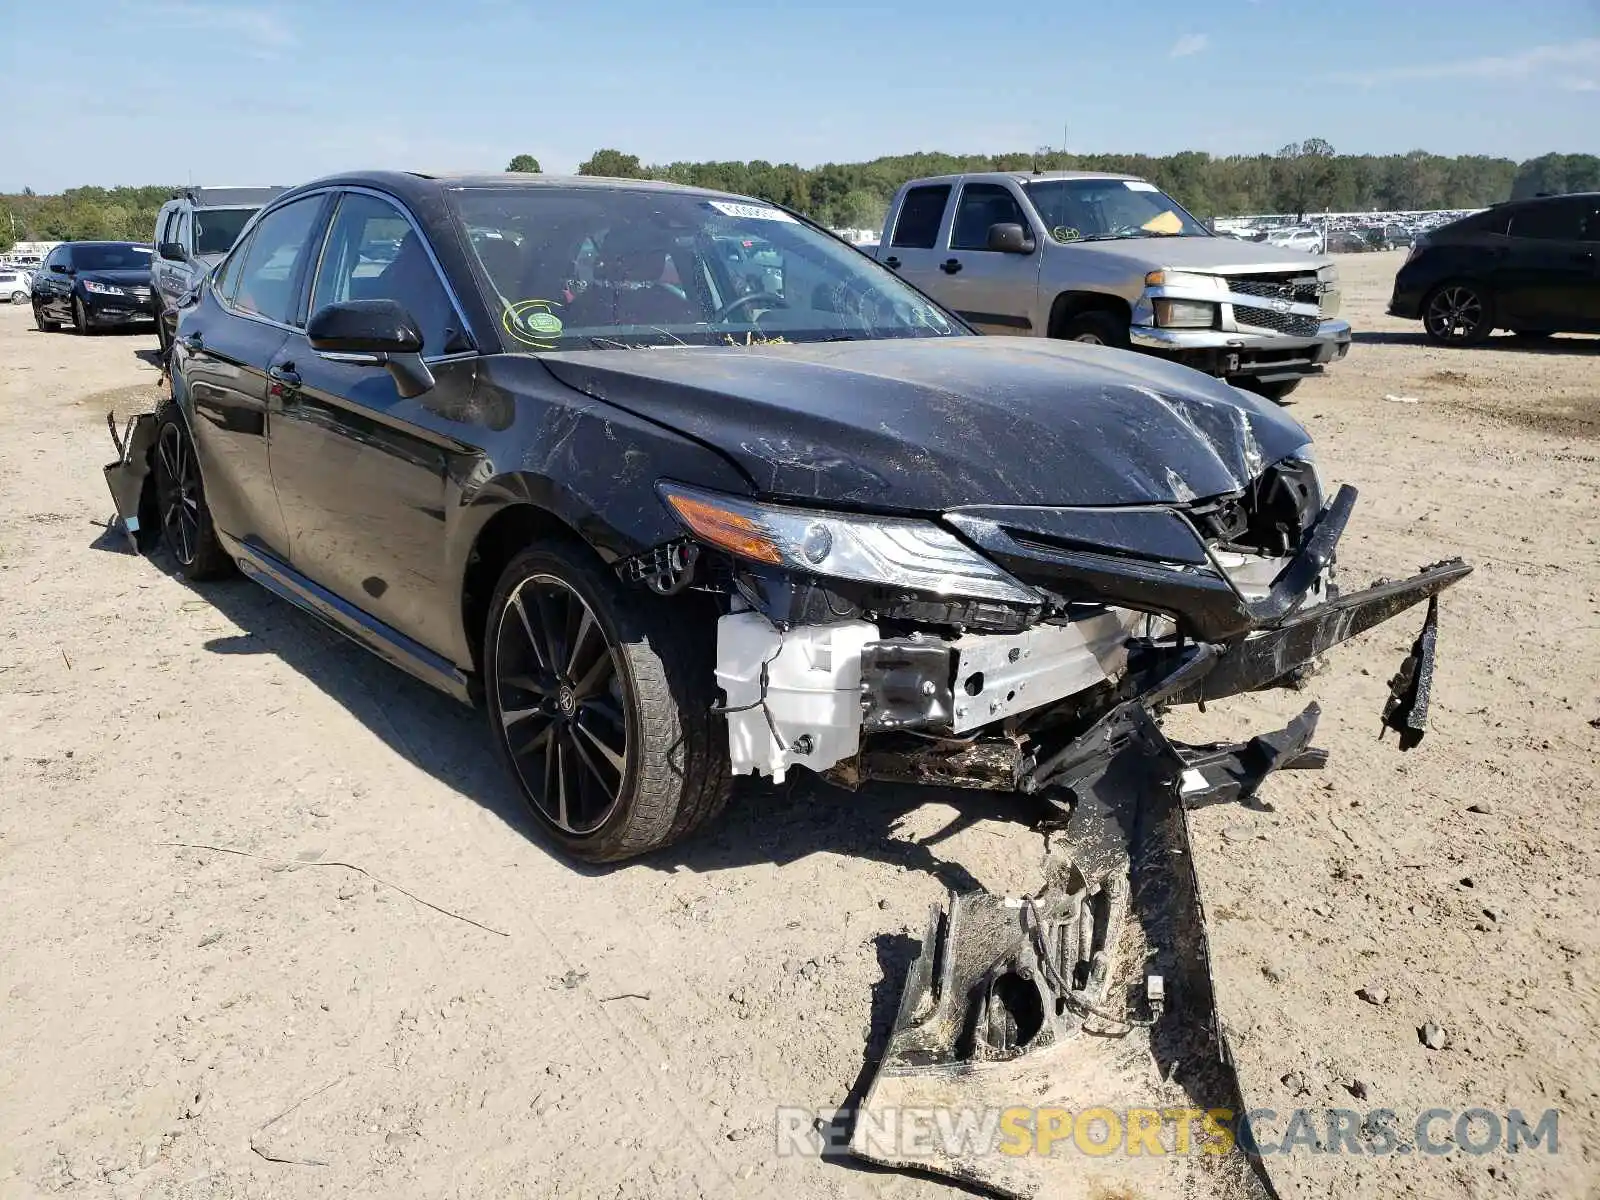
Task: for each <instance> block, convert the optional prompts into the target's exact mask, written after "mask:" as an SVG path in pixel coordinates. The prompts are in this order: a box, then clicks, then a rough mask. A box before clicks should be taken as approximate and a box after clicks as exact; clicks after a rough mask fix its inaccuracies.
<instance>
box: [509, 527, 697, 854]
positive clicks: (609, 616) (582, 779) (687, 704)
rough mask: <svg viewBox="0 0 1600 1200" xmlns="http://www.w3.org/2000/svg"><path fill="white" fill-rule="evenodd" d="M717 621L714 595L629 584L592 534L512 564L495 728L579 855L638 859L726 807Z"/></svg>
mask: <svg viewBox="0 0 1600 1200" xmlns="http://www.w3.org/2000/svg"><path fill="white" fill-rule="evenodd" d="M715 629H716V613H715V611H714V609H711V607H710V606H709V605H706V604H704V602H703V601H702V600H701V599H700V598H698V597H678V598H674V599H670V600H669V599H666V598H663V597H657V596H647V595H644V594H643V593H639V594H634V593H631V592H626V591H625V589H624V587H623V585H622V583H621V582H620V581H619V580H618V579H617V577H616V574H615V572H613V571H611V570H609V569H608V568H607V567H605V566H604V564H602V563H600V562H599V561H598V559H596V558H595V557H594V555H593V553H592V552H591V551H589V550H588V549H587V548H586V547H584V546H582V545H579V544H575V543H569V542H565V541H558V542H550V543H544V544H541V545H538V546H535V547H533V548H530V549H528V550H525V551H523V552H522V553H521V554H519V555H518V556H516V557H515V558H514V559H512V560H511V562H510V563H509V564H508V565H507V566H506V568H505V570H504V571H503V572H502V573H501V576H500V583H499V586H497V587H496V589H495V594H494V598H493V599H492V600H491V602H490V605H489V617H488V622H487V625H486V628H485V630H484V640H483V652H482V656H481V657H482V667H483V683H484V694H485V697H486V699H487V708H488V710H489V725H490V729H491V732H492V734H493V736H494V739H495V746H496V749H497V750H498V752H499V753H500V755H501V757H502V758H503V759H504V760H505V761H506V764H507V765H508V766H509V767H510V769H511V773H512V775H513V777H514V778H515V781H516V783H517V785H518V788H519V791H520V792H521V794H522V798H523V801H524V802H525V803H526V804H527V807H528V811H529V812H530V813H531V814H532V816H533V817H534V819H535V820H536V821H537V823H538V824H539V825H540V826H541V827H542V828H543V829H544V830H545V832H546V833H547V834H548V835H549V836H550V837H551V839H552V840H554V841H555V842H557V843H558V844H559V845H560V846H561V847H562V849H564V850H565V851H566V852H567V853H569V854H571V855H573V856H574V857H576V858H581V859H585V860H587V861H589V862H615V861H617V860H619V859H624V858H630V857H632V856H634V855H637V854H643V853H646V852H648V851H650V850H655V849H659V848H660V847H662V846H666V845H669V844H671V843H672V842H674V841H677V840H678V839H679V838H681V837H683V836H684V835H685V834H687V833H689V832H690V831H691V830H693V829H695V828H697V827H698V826H699V825H701V824H702V823H703V822H705V821H706V820H708V819H710V818H711V817H713V816H714V815H716V813H718V812H720V811H721V809H722V807H723V805H724V803H725V802H726V800H727V795H728V735H727V727H726V724H725V723H724V721H723V720H722V719H721V718H720V717H716V716H714V715H713V712H712V709H713V705H714V704H715V701H716V689H715V667H716V663H715V659H714V652H713V649H712V643H713V641H714V634H715Z"/></svg>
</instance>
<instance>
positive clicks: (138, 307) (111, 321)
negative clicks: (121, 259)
mask: <svg viewBox="0 0 1600 1200" xmlns="http://www.w3.org/2000/svg"><path fill="white" fill-rule="evenodd" d="M96 246H115V247H118V248H128V249H132V248H135V247H139V243H137V242H65V243H63V244H61V245H59V246H57V247H55V248H54V249H53V250H51V251H50V253H49V254H48V255H47V256H46V258H45V262H44V265H43V266H42V267H41V269H40V271H39V272H38V274H37V275H36V276H35V277H34V282H33V296H32V300H33V308H34V312H35V314H36V315H38V316H40V317H42V318H43V319H44V320H46V321H56V322H59V323H61V324H71V323H72V322H73V319H74V314H73V301H74V300H77V301H78V302H80V303H81V304H82V305H83V310H84V313H85V315H86V316H87V318H88V320H89V323H90V324H91V325H126V324H137V323H143V322H146V321H154V320H155V319H156V300H155V296H154V293H153V291H152V289H151V284H150V272H149V271H148V270H138V269H134V270H91V269H79V268H78V267H77V266H75V265H74V264H73V255H74V252H75V251H76V250H77V249H78V248H80V247H83V248H86V249H88V248H93V247H96ZM140 248H143V247H140ZM60 268H66V269H64V270H63V269H60ZM86 283H105V284H111V285H113V286H115V287H119V288H122V289H124V291H125V292H126V293H127V294H126V295H122V296H106V295H103V294H100V293H96V292H92V291H90V290H89V289H88V288H87V287H85V286H84V285H85V284H86ZM135 289H138V292H136V291H135ZM140 292H142V294H139V293H140Z"/></svg>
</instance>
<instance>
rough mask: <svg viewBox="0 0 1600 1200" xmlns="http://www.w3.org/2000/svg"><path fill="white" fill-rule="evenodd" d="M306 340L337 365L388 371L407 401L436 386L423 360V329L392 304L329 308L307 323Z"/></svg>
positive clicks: (357, 302) (361, 302) (350, 303)
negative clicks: (348, 364)
mask: <svg viewBox="0 0 1600 1200" xmlns="http://www.w3.org/2000/svg"><path fill="white" fill-rule="evenodd" d="M306 340H307V341H309V342H310V343H311V348H312V349H313V350H315V351H316V352H317V354H318V355H319V356H320V357H322V358H326V359H330V360H331V361H333V362H343V363H351V364H353V365H356V366H365V367H385V368H387V369H388V372H389V374H390V376H392V377H393V379H394V384H395V389H396V390H397V391H398V392H399V393H400V395H401V396H402V397H403V398H405V399H407V400H411V399H414V398H416V397H417V396H420V395H422V393H423V392H426V391H428V390H429V389H430V388H432V387H433V382H434V381H433V372H432V371H430V370H428V364H427V363H425V362H423V361H422V331H421V330H419V329H418V328H417V323H416V321H415V320H413V319H412V316H411V314H410V313H408V312H407V311H406V310H405V309H404V308H402V307H401V306H400V305H399V304H397V303H396V302H395V301H393V300H346V301H344V302H343V303H340V304H325V305H323V306H322V307H321V308H319V309H317V311H316V312H315V313H314V314H312V317H311V320H310V321H308V322H307V323H306Z"/></svg>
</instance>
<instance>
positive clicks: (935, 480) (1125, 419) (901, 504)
mask: <svg viewBox="0 0 1600 1200" xmlns="http://www.w3.org/2000/svg"><path fill="white" fill-rule="evenodd" d="M543 361H544V362H545V364H546V365H547V366H548V367H549V368H550V370H551V371H552V372H554V374H555V375H556V376H557V377H558V378H560V379H562V380H563V381H565V382H566V383H569V384H571V385H572V386H573V387H574V388H576V389H577V390H579V391H582V392H584V393H585V394H587V395H591V396H594V397H595V398H597V399H601V400H605V401H607V402H608V403H612V404H616V405H617V406H619V407H623V408H627V409H630V410H632V411H634V412H636V413H639V414H640V415H642V416H646V417H649V418H652V419H654V420H657V421H660V422H661V423H663V424H665V425H668V426H671V427H672V428H674V429H682V430H685V431H687V432H689V433H692V434H693V435H694V436H696V437H697V438H700V439H701V440H703V441H705V442H707V443H708V444H710V445H714V446H716V447H718V449H720V450H721V451H722V452H723V453H725V454H726V455H727V456H728V457H729V458H731V459H732V460H733V461H735V462H737V463H738V464H739V466H740V468H741V469H742V470H743V471H744V472H745V474H747V475H748V476H749V477H750V479H751V480H752V481H753V483H754V485H755V487H756V488H757V489H758V490H759V491H761V492H763V493H765V494H767V495H770V496H775V497H791V498H795V499H803V500H808V501H820V502H823V503H825V504H851V505H856V506H862V505H864V506H867V507H870V508H875V509H880V510H884V511H890V510H908V511H913V512H920V513H939V512H943V511H945V510H946V509H949V508H955V507H959V506H963V505H970V504H986V503H992V502H994V501H995V500H996V498H997V497H1004V498H1005V501H1006V502H1007V503H1011V504H1026V505H1125V504H1151V503H1178V502H1183V501H1187V500H1192V499H1195V498H1197V497H1206V496H1215V495H1220V494H1222V493H1224V492H1230V491H1235V490H1237V489H1239V488H1242V487H1244V486H1245V484H1246V483H1248V482H1249V481H1250V480H1251V479H1252V478H1254V477H1255V476H1256V475H1257V474H1258V473H1259V472H1260V470H1261V468H1262V467H1264V466H1265V465H1266V464H1267V463H1270V462H1275V461H1277V460H1278V459H1280V458H1283V457H1285V456H1286V455H1289V454H1292V453H1294V452H1295V451H1296V450H1297V449H1299V448H1301V447H1303V446H1305V445H1306V444H1307V443H1308V442H1309V441H1310V440H1311V439H1310V435H1309V434H1307V433H1306V431H1305V430H1304V429H1303V428H1302V427H1301V426H1300V425H1299V424H1298V423H1297V422H1295V421H1294V420H1293V419H1292V418H1290V417H1288V416H1287V415H1285V414H1284V413H1283V412H1282V411H1281V410H1280V409H1278V408H1277V407H1276V406H1274V405H1270V404H1267V403H1265V402H1263V401H1260V400H1258V399H1256V398H1254V397H1251V396H1247V395H1245V394H1244V393H1241V392H1239V391H1238V390H1237V389H1235V388H1232V387H1229V386H1228V385H1227V384H1224V383H1222V382H1220V381H1217V380H1213V379H1208V378H1206V377H1204V376H1201V375H1199V374H1197V373H1195V372H1192V371H1188V370H1187V369H1185V368H1182V367H1177V366H1174V365H1172V364H1170V363H1165V362H1162V361H1161V360H1159V359H1154V358H1149V357H1136V356H1134V355H1130V354H1125V353H1120V352H1117V351H1113V350H1109V349H1107V348H1105V347H1096V346H1084V345H1081V344H1078V343H1071V342H1052V341H1045V340H1042V339H1038V338H1009V337H981V338H979V337H956V338H949V339H944V338H940V339H928V340H922V339H909V340H906V339H885V340H878V341H845V342H831V343H811V344H804V343H803V344H799V345H776V346H760V347H729V348H720V347H718V348H711V347H706V348H700V349H694V350H681V349H672V348H662V349H659V350H651V351H644V352H641V351H633V352H625V351H602V352H592V351H576V352H574V351H567V352H565V353H560V354H547V355H545V356H544V357H543Z"/></svg>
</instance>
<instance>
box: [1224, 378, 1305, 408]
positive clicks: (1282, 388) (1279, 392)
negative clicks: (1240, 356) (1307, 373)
mask: <svg viewBox="0 0 1600 1200" xmlns="http://www.w3.org/2000/svg"><path fill="white" fill-rule="evenodd" d="M1239 386H1240V387H1242V388H1243V389H1244V390H1245V391H1247V392H1254V393H1255V394H1256V395H1258V396H1262V397H1265V398H1266V399H1268V400H1271V401H1272V402H1273V403H1274V404H1282V403H1283V402H1284V401H1286V400H1287V399H1288V398H1289V396H1290V394H1291V393H1293V391H1294V390H1295V388H1297V387H1299V386H1300V381H1299V380H1298V379H1279V380H1277V381H1276V382H1273V383H1263V382H1262V381H1261V380H1259V379H1241V380H1240V381H1239Z"/></svg>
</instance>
